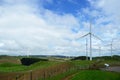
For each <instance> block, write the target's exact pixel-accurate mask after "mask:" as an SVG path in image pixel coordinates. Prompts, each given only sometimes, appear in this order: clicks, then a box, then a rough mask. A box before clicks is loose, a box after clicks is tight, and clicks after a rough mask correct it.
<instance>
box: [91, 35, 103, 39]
mask: <svg viewBox="0 0 120 80" xmlns="http://www.w3.org/2000/svg"><path fill="white" fill-rule="evenodd" d="M91 35H92V36H94V37H95V38H97V39H99V40H101V41H103V40H102V39H100V38H99V37H98V36H96V35H94V34H91Z"/></svg>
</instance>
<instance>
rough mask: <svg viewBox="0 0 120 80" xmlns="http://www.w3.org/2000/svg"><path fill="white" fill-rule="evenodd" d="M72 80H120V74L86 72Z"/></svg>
mask: <svg viewBox="0 0 120 80" xmlns="http://www.w3.org/2000/svg"><path fill="white" fill-rule="evenodd" d="M71 80H120V73H113V72H105V71H99V70H85V71H80V72H79V73H77V74H76V75H74V76H73V77H72V78H71Z"/></svg>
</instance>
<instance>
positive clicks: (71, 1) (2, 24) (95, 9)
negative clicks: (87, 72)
mask: <svg viewBox="0 0 120 80" xmlns="http://www.w3.org/2000/svg"><path fill="white" fill-rule="evenodd" d="M119 3H120V1H119V0H0V54H8V55H29V54H32V55H36V54H37V55H38V54H40V55H44V54H47V55H71V56H81V55H86V54H85V40H86V38H87V39H88V41H89V36H88V37H85V38H80V37H81V36H83V35H85V34H87V33H88V32H89V27H90V22H91V24H92V32H93V33H94V34H95V35H97V36H98V37H100V38H101V39H102V40H103V42H101V41H99V40H97V39H96V38H94V37H93V38H92V49H93V56H98V55H99V52H98V51H99V50H98V49H99V46H101V49H102V53H101V55H110V46H109V44H110V43H111V41H112V39H113V49H114V51H113V54H114V55H115V54H118V55H119V54H120V51H119V50H120V46H119V45H120V42H119V40H120V23H119V21H120V17H119V16H120V10H119V7H120V5H119ZM111 5H112V6H111ZM79 38H80V39H79ZM88 45H89V43H88ZM88 48H89V46H88Z"/></svg>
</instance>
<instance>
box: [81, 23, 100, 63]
mask: <svg viewBox="0 0 120 80" xmlns="http://www.w3.org/2000/svg"><path fill="white" fill-rule="evenodd" d="M86 36H89V41H90V42H89V43H90V49H89V50H90V61H92V36H93V37H95V38H97V39H99V40H101V39H100V38H99V37H97V36H96V35H94V34H93V33H92V29H91V23H90V31H89V32H88V33H87V34H85V35H83V36H81V37H80V38H83V37H86ZM101 41H102V40H101ZM86 50H87V49H86Z"/></svg>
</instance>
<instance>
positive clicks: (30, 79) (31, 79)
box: [30, 70, 32, 80]
mask: <svg viewBox="0 0 120 80" xmlns="http://www.w3.org/2000/svg"><path fill="white" fill-rule="evenodd" d="M30 80H32V70H30Z"/></svg>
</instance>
